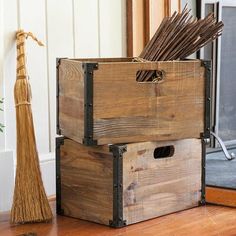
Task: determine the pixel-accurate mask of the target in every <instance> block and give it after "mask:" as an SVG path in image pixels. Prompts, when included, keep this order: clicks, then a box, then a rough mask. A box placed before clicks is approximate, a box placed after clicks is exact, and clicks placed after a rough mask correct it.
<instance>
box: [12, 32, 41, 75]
mask: <svg viewBox="0 0 236 236" xmlns="http://www.w3.org/2000/svg"><path fill="white" fill-rule="evenodd" d="M28 37H31V38H32V39H33V40H34V41H36V42H37V43H38V45H39V46H43V44H42V42H40V41H39V40H38V39H37V38H36V37H35V36H34V35H33V34H32V33H31V32H29V33H26V32H24V31H23V30H19V31H18V32H17V33H16V41H17V78H19V79H20V78H25V77H27V70H26V56H25V41H26V39H27V38H28Z"/></svg>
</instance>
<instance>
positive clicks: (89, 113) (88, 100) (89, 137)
mask: <svg viewBox="0 0 236 236" xmlns="http://www.w3.org/2000/svg"><path fill="white" fill-rule="evenodd" d="M83 69H84V139H83V144H85V145H87V146H93V145H97V141H96V140H94V139H93V71H94V70H96V69H98V64H97V63H83Z"/></svg>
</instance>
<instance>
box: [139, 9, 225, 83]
mask: <svg viewBox="0 0 236 236" xmlns="http://www.w3.org/2000/svg"><path fill="white" fill-rule="evenodd" d="M190 11H191V10H188V9H187V7H186V6H185V8H184V9H183V11H182V12H181V13H177V12H174V13H173V15H172V16H171V17H166V18H164V19H163V21H162V23H161V25H160V26H159V28H158V29H157V31H156V33H155V34H154V36H153V37H152V39H151V40H150V41H149V43H148V44H147V45H146V47H145V48H144V50H143V51H142V53H141V54H140V56H139V58H140V59H145V60H148V61H171V60H178V59H184V58H186V57H187V56H189V55H191V54H193V53H194V52H196V51H198V50H199V49H200V48H201V47H204V46H205V45H206V44H207V43H209V42H211V41H213V40H214V39H216V38H217V37H219V36H220V35H221V34H222V30H223V26H224V24H223V22H222V21H220V22H217V20H216V18H215V17H214V15H213V14H209V15H208V16H206V17H205V18H204V19H199V20H198V19H197V18H195V17H193V16H192V15H190ZM139 58H138V60H139ZM153 73H154V72H152V71H149V72H147V71H142V72H139V73H138V76H137V80H138V81H140V82H142V81H152V79H153V77H154V75H153Z"/></svg>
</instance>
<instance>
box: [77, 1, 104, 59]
mask: <svg viewBox="0 0 236 236" xmlns="http://www.w3.org/2000/svg"><path fill="white" fill-rule="evenodd" d="M73 1H74V27H75V56H76V57H77V58H78V57H79V58H88V57H99V56H100V54H99V21H98V17H99V14H98V13H99V11H98V0H80V1H78V0H73Z"/></svg>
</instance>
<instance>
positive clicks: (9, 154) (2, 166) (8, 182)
mask: <svg viewBox="0 0 236 236" xmlns="http://www.w3.org/2000/svg"><path fill="white" fill-rule="evenodd" d="M13 189H14V160H13V151H5V150H4V151H0V211H9V210H10V209H11V204H12V197H13Z"/></svg>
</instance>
